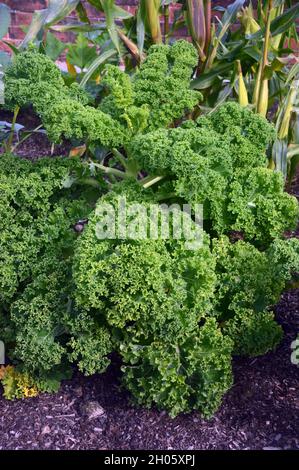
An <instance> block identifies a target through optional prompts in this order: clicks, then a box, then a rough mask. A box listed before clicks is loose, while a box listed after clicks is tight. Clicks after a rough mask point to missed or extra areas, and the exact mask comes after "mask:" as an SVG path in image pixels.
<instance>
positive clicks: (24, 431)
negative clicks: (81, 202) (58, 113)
mask: <svg viewBox="0 0 299 470" xmlns="http://www.w3.org/2000/svg"><path fill="white" fill-rule="evenodd" d="M1 119H3V117H2V115H1ZM25 120H26V116H25ZM19 122H21V121H19ZM26 122H27V123H28V120H27V121H26ZM32 124H35V123H32ZM32 139H33V141H32V142H31V143H30V142H29V139H28V141H27V146H26V147H24V148H21V147H20V149H19V152H18V153H19V154H20V155H23V156H26V154H27V155H28V152H30V155H31V156H32V157H33V158H36V157H39V156H43V155H49V149H50V144H49V143H48V142H47V141H45V139H44V137H42V138H41V141H40V140H39V139H40V137H39V136H38V137H36V136H35V137H33V138H32ZM58 150H59V151H61V153H62V154H67V153H68V144H66V145H64V146H63V147H62V149H61V150H60V148H58V147H57V152H58ZM57 152H55V154H56V155H58V154H59V153H57ZM291 192H292V193H293V194H295V195H296V196H297V197H298V196H299V174H298V175H297V179H296V181H294V184H293V185H292V190H291ZM293 235H297V236H298V231H296V232H294V233H293ZM276 312H277V318H278V321H279V322H280V323H281V325H282V326H283V328H284V331H285V336H284V339H283V342H282V344H281V345H280V346H279V348H278V349H277V350H276V351H275V352H271V353H268V354H267V355H265V356H263V357H259V358H255V359H248V358H247V359H244V358H235V359H234V364H233V368H234V378H235V380H234V386H233V387H232V389H231V390H230V391H229V392H228V393H227V394H226V396H225V397H224V400H223V404H222V406H221V408H220V409H219V411H218V412H217V413H216V415H215V416H214V417H213V418H212V419H211V420H209V421H206V420H202V419H201V418H200V416H199V414H198V413H196V412H194V413H192V414H189V415H181V416H179V417H177V418H175V419H171V418H169V417H168V416H167V414H166V413H165V412H159V411H157V410H155V409H152V410H146V409H143V408H136V407H134V406H133V405H132V404H131V403H130V396H129V394H128V393H127V392H125V391H124V390H122V389H121V388H120V374H119V367H118V365H117V364H115V363H114V364H113V365H112V366H111V367H110V368H109V370H108V371H107V372H106V373H105V374H103V375H96V376H93V377H90V378H86V377H83V376H82V375H81V374H79V373H76V374H75V376H74V378H73V380H71V381H66V382H64V383H63V385H62V387H61V389H60V392H59V393H57V394H56V395H47V394H44V395H41V396H39V397H37V398H31V399H27V400H19V401H13V402H8V401H6V400H5V399H4V398H3V397H2V396H0V450H1V449H13V450H14V449H57V450H58V449H61V450H62V449H66V450H69V449H82V450H84V449H98V450H99V449H108V450H116V449H123V450H128V449H131V450H136V449H151V450H155V449H175V450H179V449H182V450H193V449H231V450H237V449H268V448H269V449H272V448H273V449H299V367H298V366H296V365H293V364H292V363H291V358H290V357H291V343H292V341H293V340H294V339H295V338H296V336H297V333H298V330H299V289H297V290H294V291H289V292H285V293H284V295H283V296H282V299H281V301H280V303H279V304H278V306H277V307H276ZM90 401H97V402H98V403H99V404H100V405H101V406H102V407H103V408H104V410H105V417H104V418H105V419H104V420H103V417H100V418H98V419H94V420H88V419H87V417H86V416H85V414H84V413H83V410H82V404H84V403H89V402H90Z"/></svg>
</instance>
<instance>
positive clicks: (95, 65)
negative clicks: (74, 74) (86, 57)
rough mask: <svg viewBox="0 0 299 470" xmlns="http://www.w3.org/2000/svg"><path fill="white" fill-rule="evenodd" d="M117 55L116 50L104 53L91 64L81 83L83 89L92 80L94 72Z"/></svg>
mask: <svg viewBox="0 0 299 470" xmlns="http://www.w3.org/2000/svg"><path fill="white" fill-rule="evenodd" d="M114 55H116V50H115V49H110V50H108V51H105V52H103V53H102V54H101V55H99V56H98V57H97V58H96V59H95V60H94V61H93V62H92V64H90V66H89V67H88V69H87V71H86V73H85V75H84V77H83V79H82V80H81V82H80V86H81V87H82V88H84V87H85V85H86V83H87V82H88V80H89V79H90V77H91V76H92V75H93V74H94V72H95V71H96V70H97V69H98V68H99V67H100V65H102V64H103V63H105V62H106V61H107V60H108V59H110V58H111V57H113V56H114Z"/></svg>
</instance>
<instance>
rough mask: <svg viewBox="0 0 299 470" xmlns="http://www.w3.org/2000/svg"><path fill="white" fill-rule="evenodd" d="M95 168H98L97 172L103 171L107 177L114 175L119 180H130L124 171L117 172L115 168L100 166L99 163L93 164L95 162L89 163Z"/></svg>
mask: <svg viewBox="0 0 299 470" xmlns="http://www.w3.org/2000/svg"><path fill="white" fill-rule="evenodd" d="M90 163H92V164H93V166H95V167H96V168H99V170H101V171H103V172H104V173H106V174H107V175H114V176H118V177H119V178H130V177H131V176H130V175H128V174H127V173H125V172H124V171H120V170H117V169H116V168H110V167H108V166H105V165H101V164H100V163H95V162H90Z"/></svg>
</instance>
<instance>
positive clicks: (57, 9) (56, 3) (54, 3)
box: [19, 0, 79, 49]
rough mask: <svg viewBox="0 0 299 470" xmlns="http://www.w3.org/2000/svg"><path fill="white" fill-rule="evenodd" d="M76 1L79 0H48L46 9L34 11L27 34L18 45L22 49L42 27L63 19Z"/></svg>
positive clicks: (73, 7)
mask: <svg viewBox="0 0 299 470" xmlns="http://www.w3.org/2000/svg"><path fill="white" fill-rule="evenodd" d="M78 3H79V0H49V3H48V8H47V9H45V10H37V11H35V12H34V14H33V18H32V22H31V24H30V26H29V29H28V31H27V34H26V36H25V38H24V39H23V41H22V42H21V44H20V46H19V47H20V48H21V49H24V48H25V47H26V46H27V45H28V44H29V43H30V42H31V41H34V39H35V38H36V37H37V35H38V34H39V33H40V31H41V30H42V29H43V28H49V27H50V26H52V25H53V24H55V23H58V22H59V21H61V20H63V19H64V18H65V17H66V16H67V15H69V14H70V13H71V12H72V11H73V10H74V9H75V8H76V6H77V5H78Z"/></svg>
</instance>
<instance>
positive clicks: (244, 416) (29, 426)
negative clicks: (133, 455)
mask: <svg viewBox="0 0 299 470" xmlns="http://www.w3.org/2000/svg"><path fill="white" fill-rule="evenodd" d="M277 315H278V319H279V321H280V323H281V324H282V325H283V328H284V330H285V337H284V340H283V343H282V344H281V345H280V346H279V348H278V349H277V350H276V351H275V352H272V353H268V354H267V355H265V356H263V357H259V358H256V359H241V358H236V359H235V360H234V376H235V382H234V386H233V388H232V389H231V390H230V391H229V392H228V393H227V394H226V396H225V397H224V400H223V404H222V406H221V408H220V409H219V411H218V412H217V413H216V415H215V416H214V417H213V418H212V419H211V420H209V421H205V420H202V419H201V418H200V416H199V414H198V413H196V412H194V413H192V414H189V415H181V416H179V417H177V418H175V419H171V418H169V417H168V416H167V414H166V413H165V412H159V411H157V410H154V409H153V410H146V409H142V408H136V407H134V406H133V405H131V403H130V397H129V395H128V394H127V393H126V392H125V391H123V390H121V389H120V387H119V373H118V368H117V367H116V366H114V365H113V366H111V367H110V368H109V370H108V372H106V373H105V374H103V375H96V376H93V377H91V378H86V377H83V376H82V375H81V374H76V376H75V377H74V379H73V380H72V381H67V382H65V383H64V384H63V385H62V387H61V390H60V392H59V393H58V394H56V395H41V396H39V397H37V398H31V399H27V400H22V401H14V402H8V401H6V400H4V399H3V398H2V397H1V398H0V410H1V415H0V449H57V450H58V449H108V450H116V449H124V450H128V449H131V450H136V449H151V450H154V449H175V450H179V449H183V450H193V449H231V450H236V449H263V448H278V449H299V435H298V430H299V368H298V366H295V365H293V364H292V363H291V360H290V356H291V348H290V346H291V342H292V341H293V340H294V339H295V337H296V335H297V332H298V329H299V290H297V291H293V292H286V293H285V294H284V295H283V298H282V300H281V302H280V303H279V305H278V306H277ZM94 400H96V401H98V402H99V403H100V405H101V406H102V407H103V408H104V410H105V411H106V416H107V419H106V421H105V423H104V425H103V423H102V421H101V418H100V422H98V420H96V419H95V420H91V421H88V419H87V418H86V417H85V415H84V414H83V413H82V402H87V401H94Z"/></svg>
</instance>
